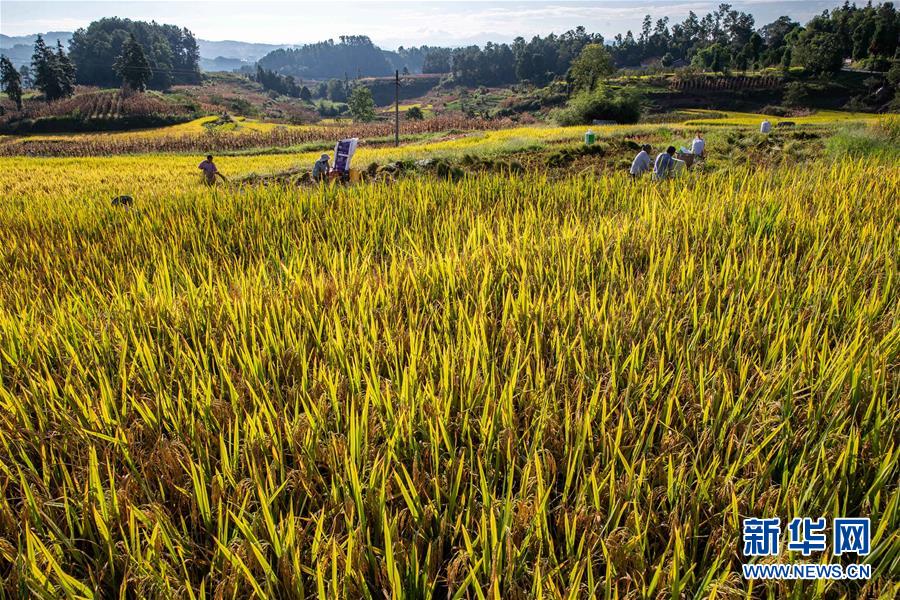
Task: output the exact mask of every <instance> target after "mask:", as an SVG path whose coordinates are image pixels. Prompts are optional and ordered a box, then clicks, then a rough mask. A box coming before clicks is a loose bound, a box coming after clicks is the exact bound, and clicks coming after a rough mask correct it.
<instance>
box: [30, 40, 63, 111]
mask: <svg viewBox="0 0 900 600" xmlns="http://www.w3.org/2000/svg"><path fill="white" fill-rule="evenodd" d="M31 70H32V71H33V72H34V87H36V88H37V89H38V90H40V91H41V93H42V94H44V100H46V101H47V102H51V101H53V100H58V99H59V98H63V97H64V96H65V95H64V93H63V81H62V78H63V73H62V69H61V68H60V66H59V61H58V60H57V58H56V55H55V54H53V51H52V50H50V48H49V47H48V46H47V44H46V43H45V42H44V38H42V37H41V36H38V37H37V40H35V42H34V54H32V55H31Z"/></svg>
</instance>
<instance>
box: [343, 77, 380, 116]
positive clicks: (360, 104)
mask: <svg viewBox="0 0 900 600" xmlns="http://www.w3.org/2000/svg"><path fill="white" fill-rule="evenodd" d="M347 104H348V105H349V106H350V114H351V115H353V119H354V120H356V121H361V122H367V121H372V120H374V119H375V101H374V100H373V99H372V90H370V89H369V88H367V87H366V86H364V85H358V86H356V87H355V88H353V91H352V92H351V93H350V100H349V101H348V102H347Z"/></svg>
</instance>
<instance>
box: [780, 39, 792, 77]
mask: <svg viewBox="0 0 900 600" xmlns="http://www.w3.org/2000/svg"><path fill="white" fill-rule="evenodd" d="M792 60H793V53H792V52H791V48H790V46H788V47H787V48H785V49H784V53H783V54H782V55H781V71H782V72H783V73H785V74H787V72H788V71H790V70H791V61H792Z"/></svg>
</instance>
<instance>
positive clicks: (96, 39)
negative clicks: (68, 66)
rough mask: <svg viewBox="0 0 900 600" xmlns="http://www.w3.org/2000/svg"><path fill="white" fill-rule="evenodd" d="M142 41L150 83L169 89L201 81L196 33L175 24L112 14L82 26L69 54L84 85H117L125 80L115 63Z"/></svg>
mask: <svg viewBox="0 0 900 600" xmlns="http://www.w3.org/2000/svg"><path fill="white" fill-rule="evenodd" d="M134 43H136V44H138V45H139V46H140V48H141V52H142V53H143V54H144V56H145V58H146V60H147V63H148V66H149V68H150V70H151V71H152V73H151V75H150V78H149V79H148V80H147V81H146V86H147V87H149V88H151V89H157V90H165V89H168V88H169V87H171V86H173V85H179V84H183V85H193V84H197V83H200V50H199V48H198V46H197V40H196V38H195V37H194V34H193V33H191V32H190V31H189V30H188V29H185V28H181V27H177V26H175V25H160V24H158V23H155V22H153V23H146V22H144V21H132V20H131V19H120V18H118V17H111V18H106V19H100V20H99V21H94V22H93V23H91V24H90V25H88V27H87V28H86V29H85V28H82V29H79V30H78V31H76V32H75V33H74V34H73V36H72V41H71V42H70V43H69V53H70V55H71V57H72V62H73V63H74V64H75V67H76V69H77V82H78V83H79V84H83V85H97V86H107V87H108V86H114V85H118V84H119V83H120V82H121V81H122V75H121V72H120V71H121V69H116V67H115V64H116V60H117V59H118V57H119V56H121V55H122V54H123V51H124V50H126V49H128V50H131V51H133V49H134V45H133V44H134Z"/></svg>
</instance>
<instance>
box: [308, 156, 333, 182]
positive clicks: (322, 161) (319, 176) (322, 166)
mask: <svg viewBox="0 0 900 600" xmlns="http://www.w3.org/2000/svg"><path fill="white" fill-rule="evenodd" d="M329 168H330V167H329V166H328V155H327V154H323V155H322V156H321V157H319V160H317V161H316V164H314V165H313V172H312V176H313V180H315V181H324V180H325V178H326V177H328V170H329Z"/></svg>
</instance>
